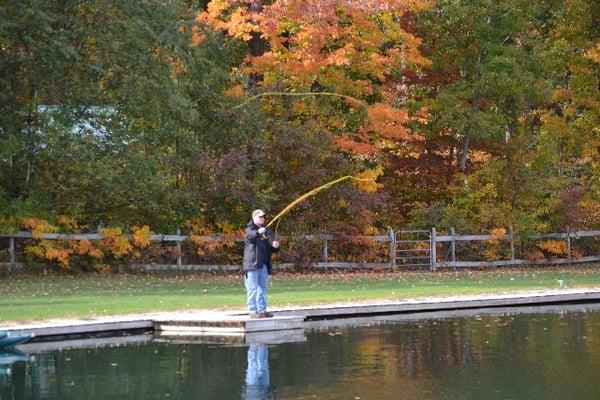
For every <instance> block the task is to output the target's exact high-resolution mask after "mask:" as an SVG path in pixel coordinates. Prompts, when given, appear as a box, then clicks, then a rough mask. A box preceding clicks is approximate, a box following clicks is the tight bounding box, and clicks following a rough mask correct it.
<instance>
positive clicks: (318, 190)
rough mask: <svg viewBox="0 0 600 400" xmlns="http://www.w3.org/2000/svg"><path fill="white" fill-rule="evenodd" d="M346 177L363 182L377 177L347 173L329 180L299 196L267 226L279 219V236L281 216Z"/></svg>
mask: <svg viewBox="0 0 600 400" xmlns="http://www.w3.org/2000/svg"><path fill="white" fill-rule="evenodd" d="M346 179H353V180H355V181H362V182H366V181H369V182H372V181H375V179H373V178H357V177H355V176H352V175H346V176H343V177H341V178H338V179H335V180H333V181H331V182H327V183H325V184H323V185H321V186H319V187H316V188H314V189H312V190H310V191H308V192H306V193H304V194H303V195H302V196H300V197H298V198H297V199H296V200H294V201H292V202H291V203H290V204H288V205H287V206H286V207H285V208H284V209H283V210H281V211H280V212H279V214H277V215H276V216H275V217H273V219H272V220H271V221H270V222H269V223H268V224H267V227H269V226H271V225H272V224H273V223H274V222H275V221H277V225H275V237H277V228H278V226H279V221H280V220H281V217H283V216H284V215H285V214H287V213H288V212H289V211H290V210H291V209H292V208H294V207H295V206H296V205H298V204H299V203H300V202H302V201H304V200H306V199H307V198H309V197H311V196H314V195H315V194H317V193H319V192H320V191H321V190H324V189H328V188H330V187H331V186H333V185H335V184H337V183H340V182H342V181H345V180H346Z"/></svg>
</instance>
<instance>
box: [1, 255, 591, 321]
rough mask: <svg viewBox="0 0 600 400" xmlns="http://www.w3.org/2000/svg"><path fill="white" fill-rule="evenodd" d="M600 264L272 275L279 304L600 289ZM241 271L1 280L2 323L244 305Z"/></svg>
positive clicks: (272, 299)
mask: <svg viewBox="0 0 600 400" xmlns="http://www.w3.org/2000/svg"><path fill="white" fill-rule="evenodd" d="M599 267H600V266H597V265H596V266H593V265H588V266H577V267H569V268H552V269H550V268H547V269H541V268H529V269H512V270H495V271H477V272H473V271H469V272H468V271H459V272H447V271H446V272H436V273H429V272H415V273H341V272H336V273H307V274H285V273H281V274H275V275H273V276H272V277H271V285H270V292H269V304H270V306H272V307H277V306H287V305H311V304H328V303H339V302H353V301H366V300H376V299H385V300H400V299H406V298H418V297H427V296H449V295H464V294H481V293H506V292H519V291H528V290H541V289H552V288H557V282H556V281H557V280H558V279H562V280H564V281H565V284H566V285H567V286H568V287H570V288H573V287H597V288H598V287H600V268H599ZM244 306H245V289H244V285H243V282H242V279H241V275H214V274H212V275H211V274H202V275H179V276H175V275H143V274H122V275H92V274H79V275H62V274H49V275H35V274H16V275H8V276H3V277H0V323H6V322H9V321H26V320H40V319H49V318H62V317H93V316H99V315H116V314H130V313H142V312H156V311H169V310H187V309H221V310H222V309H243V308H244Z"/></svg>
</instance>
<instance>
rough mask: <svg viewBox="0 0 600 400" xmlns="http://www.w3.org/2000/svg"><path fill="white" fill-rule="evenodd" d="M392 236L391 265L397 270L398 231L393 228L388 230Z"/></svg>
mask: <svg viewBox="0 0 600 400" xmlns="http://www.w3.org/2000/svg"><path fill="white" fill-rule="evenodd" d="M388 237H389V238H390V267H391V269H392V271H395V270H396V233H395V232H394V230H393V229H392V228H390V230H389V231H388Z"/></svg>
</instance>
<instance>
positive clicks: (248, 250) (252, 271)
mask: <svg viewBox="0 0 600 400" xmlns="http://www.w3.org/2000/svg"><path fill="white" fill-rule="evenodd" d="M265 219H266V215H265V212H264V211H263V210H254V211H253V212H252V219H251V220H250V221H249V222H248V226H247V228H246V235H245V237H244V283H245V284H246V294H247V297H248V302H247V303H248V311H249V313H250V318H270V317H272V316H273V314H271V313H270V312H268V311H267V288H268V285H269V274H270V273H271V254H272V253H275V252H277V251H279V242H278V241H277V240H273V237H272V233H271V230H270V229H269V228H267V227H266V226H265V225H266V224H265Z"/></svg>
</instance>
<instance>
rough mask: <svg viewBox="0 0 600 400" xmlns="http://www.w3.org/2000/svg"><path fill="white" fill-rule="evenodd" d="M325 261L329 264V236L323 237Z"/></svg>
mask: <svg viewBox="0 0 600 400" xmlns="http://www.w3.org/2000/svg"><path fill="white" fill-rule="evenodd" d="M323 239H324V240H323V261H324V262H327V259H328V258H329V248H328V245H327V234H325V235H323Z"/></svg>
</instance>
